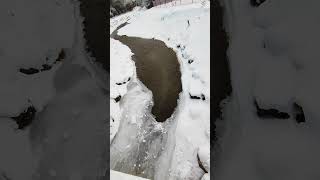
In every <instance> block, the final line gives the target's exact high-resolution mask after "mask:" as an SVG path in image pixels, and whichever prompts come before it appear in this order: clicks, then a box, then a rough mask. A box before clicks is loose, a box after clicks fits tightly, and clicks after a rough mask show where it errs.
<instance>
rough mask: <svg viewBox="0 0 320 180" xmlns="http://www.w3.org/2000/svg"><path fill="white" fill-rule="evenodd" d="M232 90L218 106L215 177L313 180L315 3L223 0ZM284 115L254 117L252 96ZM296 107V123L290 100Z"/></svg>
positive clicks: (316, 134) (315, 145) (315, 146)
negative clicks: (220, 130) (220, 127)
mask: <svg viewBox="0 0 320 180" xmlns="http://www.w3.org/2000/svg"><path fill="white" fill-rule="evenodd" d="M223 3H224V5H225V7H226V10H227V11H226V19H225V20H226V21H225V25H226V27H227V31H228V35H229V37H230V46H229V51H228V56H229V59H230V67H231V79H232V87H233V94H232V98H231V99H230V102H228V105H227V106H226V109H225V112H226V113H225V125H224V128H225V130H224V135H223V136H222V137H221V139H220V143H221V147H220V150H219V152H220V153H219V154H220V157H216V160H217V161H218V163H217V165H216V166H215V168H216V169H215V175H216V176H215V177H214V178H215V179H217V180H227V179H230V180H232V179H264V178H266V179H274V180H276V179H281V180H293V179H297V180H298V179H317V178H318V177H319V176H320V174H319V171H318V170H317V167H318V163H319V158H320V156H319V147H320V143H319V142H318V141H317V140H316V139H318V138H319V127H320V126H319V117H320V114H319V112H320V111H319V105H318V102H319V99H320V96H319V90H320V88H319V87H320V86H319V80H318V77H319V66H320V64H319V61H318V59H319V51H318V43H319V38H320V36H319V28H320V26H319V23H317V20H316V19H318V18H319V17H320V13H319V11H318V10H317V7H318V6H319V1H316V0H312V1H309V2H308V3H305V2H303V1H299V0H282V1H265V2H264V3H262V5H260V6H259V7H257V8H254V7H250V4H249V3H247V2H240V1H235V0H225V1H223ZM254 98H257V99H258V101H259V105H261V106H262V107H266V108H271V107H272V108H276V109H280V110H284V111H285V112H288V113H289V114H290V116H291V117H290V118H289V119H285V120H282V119H275V118H273V119H261V118H259V117H257V116H256V113H255V111H256V110H255V108H254V106H253V103H252V102H253V99H254ZM293 102H297V103H298V104H299V105H301V107H302V108H303V111H304V115H305V120H306V122H304V123H297V122H296V120H295V119H294V116H293V114H292V112H291V111H292V104H293Z"/></svg>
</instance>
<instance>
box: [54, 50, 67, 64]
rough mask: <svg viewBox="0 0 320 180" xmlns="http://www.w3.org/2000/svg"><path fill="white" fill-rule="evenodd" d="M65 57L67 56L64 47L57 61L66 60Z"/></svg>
mask: <svg viewBox="0 0 320 180" xmlns="http://www.w3.org/2000/svg"><path fill="white" fill-rule="evenodd" d="M65 58H66V52H65V51H64V49H61V51H60V53H59V55H58V58H57V60H56V62H60V61H62V60H64V59H65Z"/></svg>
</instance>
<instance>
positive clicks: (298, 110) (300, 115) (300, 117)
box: [293, 103, 306, 123]
mask: <svg viewBox="0 0 320 180" xmlns="http://www.w3.org/2000/svg"><path fill="white" fill-rule="evenodd" d="M293 111H294V115H295V117H294V118H295V120H296V121H297V123H303V122H306V119H305V116H304V112H303V108H302V107H301V106H300V105H299V104H297V103H293Z"/></svg>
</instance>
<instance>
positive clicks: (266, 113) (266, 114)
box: [254, 100, 290, 119]
mask: <svg viewBox="0 0 320 180" xmlns="http://www.w3.org/2000/svg"><path fill="white" fill-rule="evenodd" d="M254 105H255V107H256V110H257V112H256V113H257V115H258V117H260V118H263V119H271V118H277V119H289V118H290V115H289V114H288V113H286V112H281V111H279V110H277V109H274V108H271V109H262V108H260V107H259V105H258V103H257V101H256V100H255V101H254Z"/></svg>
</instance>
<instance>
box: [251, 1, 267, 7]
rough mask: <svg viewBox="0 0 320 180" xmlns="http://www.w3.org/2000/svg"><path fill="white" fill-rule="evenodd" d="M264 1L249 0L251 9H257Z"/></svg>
mask: <svg viewBox="0 0 320 180" xmlns="http://www.w3.org/2000/svg"><path fill="white" fill-rule="evenodd" d="M265 1H266V0H250V4H251V6H253V7H258V6H260V5H261V4H262V3H264V2H265Z"/></svg>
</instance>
